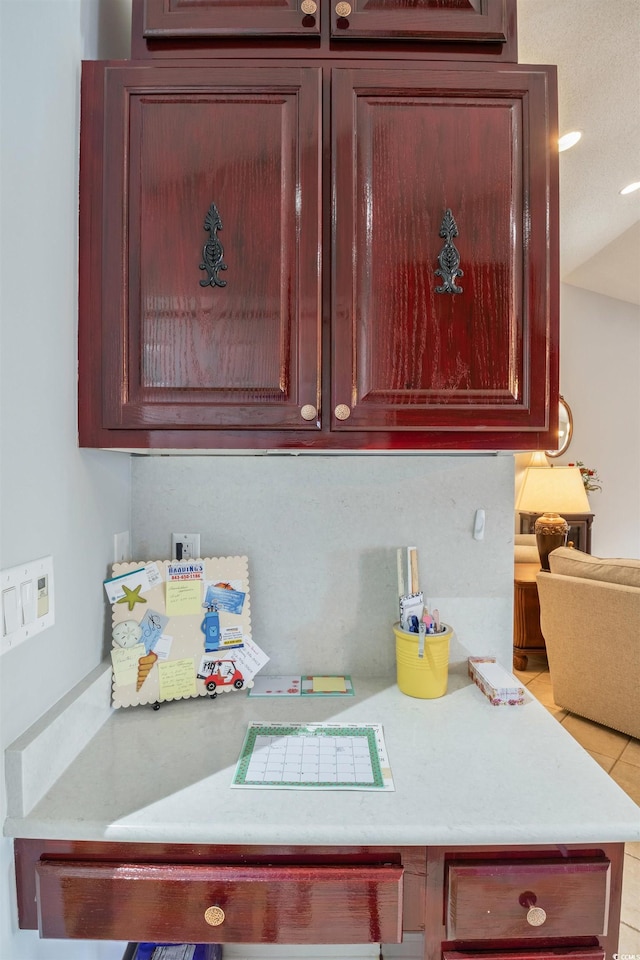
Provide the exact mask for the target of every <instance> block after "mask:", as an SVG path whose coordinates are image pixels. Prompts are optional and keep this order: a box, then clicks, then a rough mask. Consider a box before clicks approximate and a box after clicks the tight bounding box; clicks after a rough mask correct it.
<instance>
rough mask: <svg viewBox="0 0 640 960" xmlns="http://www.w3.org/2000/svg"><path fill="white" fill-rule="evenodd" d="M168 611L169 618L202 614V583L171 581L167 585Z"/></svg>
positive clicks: (195, 581)
mask: <svg viewBox="0 0 640 960" xmlns="http://www.w3.org/2000/svg"><path fill="white" fill-rule="evenodd" d="M166 610H167V616H168V617H184V616H188V615H189V614H193V613H202V614H203V615H204V611H203V609H202V581H201V580H170V581H169V582H168V583H167V596H166Z"/></svg>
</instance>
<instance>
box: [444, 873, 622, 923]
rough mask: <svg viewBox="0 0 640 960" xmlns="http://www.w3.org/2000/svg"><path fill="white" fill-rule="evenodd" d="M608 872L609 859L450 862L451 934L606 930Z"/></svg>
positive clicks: (447, 913)
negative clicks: (531, 861)
mask: <svg viewBox="0 0 640 960" xmlns="http://www.w3.org/2000/svg"><path fill="white" fill-rule="evenodd" d="M609 877H610V864H609V861H608V860H597V861H595V860H580V861H577V860H576V861H568V860H567V861H561V862H554V863H526V864H522V863H513V862H511V863H505V862H500V861H496V862H493V863H470V862H466V863H456V864H449V868H448V885H447V910H446V917H447V938H448V939H450V940H485V939H489V938H495V937H498V938H534V937H579V936H600V935H604V934H606V932H607V917H608V903H609V882H610V880H609Z"/></svg>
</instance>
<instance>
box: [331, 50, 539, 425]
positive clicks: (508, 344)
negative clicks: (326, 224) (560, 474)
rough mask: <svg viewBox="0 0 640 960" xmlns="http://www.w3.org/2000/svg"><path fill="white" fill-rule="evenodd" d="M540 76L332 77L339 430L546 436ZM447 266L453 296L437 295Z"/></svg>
mask: <svg viewBox="0 0 640 960" xmlns="http://www.w3.org/2000/svg"><path fill="white" fill-rule="evenodd" d="M460 67H462V65H460ZM551 70H553V68H551ZM549 80H550V76H549V74H548V73H547V68H536V69H535V70H532V71H529V72H527V71H526V70H524V69H522V68H518V67H515V68H510V69H503V68H501V67H496V68H489V69H485V70H477V69H475V70H474V69H471V68H470V69H460V68H458V69H457V70H456V71H455V72H454V71H450V70H447V69H443V68H442V67H441V66H438V65H436V66H434V67H433V66H432V65H425V67H424V68H423V69H422V70H421V71H419V72H418V71H413V70H406V71H400V70H389V71H384V70H381V71H376V72H373V71H359V72H356V71H348V70H344V71H343V70H335V71H334V72H333V124H334V125H333V151H334V153H333V177H334V192H335V207H334V211H333V214H334V236H333V243H334V249H333V256H334V290H333V345H334V357H333V381H332V386H333V393H332V408H333V409H334V411H335V409H336V408H337V407H338V405H340V404H343V405H344V406H345V407H348V408H349V411H350V412H349V415H348V416H347V417H346V418H345V419H342V420H340V419H338V418H337V417H336V416H335V415H334V420H333V422H332V428H333V429H334V430H376V429H388V430H402V429H411V430H421V429H425V430H426V429H464V428H480V429H481V428H487V429H493V430H501V429H504V430H507V429H514V428H515V429H518V430H522V431H527V430H534V429H546V428H547V425H548V423H549V417H550V414H551V412H552V411H551V410H550V405H549V397H548V395H547V392H548V384H549V383H554V381H555V375H554V370H555V364H556V363H557V357H556V358H554V357H553V355H552V354H551V351H550V349H549V345H550V343H554V342H556V339H557V276H555V268H554V267H553V264H554V259H555V258H554V252H555V249H554V245H555V239H554V233H555V231H554V229H553V225H554V223H555V222H556V220H557V199H556V196H555V192H554V191H553V190H552V189H551V188H550V183H553V182H554V178H553V177H552V176H551V175H550V167H549V165H550V161H549V157H548V144H549V142H550V140H551V134H552V130H553V129H554V122H553V117H554V116H555V114H554V110H553V105H552V104H550V103H549V98H550V84H549ZM351 198H352V202H351ZM447 211H450V213H451V215H452V216H453V220H454V225H453V227H452V226H451V223H449V232H448V233H447V230H446V220H445V218H446V216H447ZM457 257H459V267H458V269H459V270H460V271H462V272H461V273H457V272H456V271H454V273H453V275H452V278H451V282H450V284H449V287H450V288H457V289H458V290H459V291H461V292H438V288H439V287H440V288H442V287H446V286H447V284H446V283H445V279H446V277H445V276H443V272H442V270H443V262H444V265H446V264H447V263H450V264H453V265H456V263H457V260H456V258H457ZM440 261H443V262H440ZM438 271H441V272H438ZM444 274H446V270H444ZM551 402H552V403H555V397H554V398H553V399H552V401H551ZM343 409H344V408H343ZM343 415H344V414H343Z"/></svg>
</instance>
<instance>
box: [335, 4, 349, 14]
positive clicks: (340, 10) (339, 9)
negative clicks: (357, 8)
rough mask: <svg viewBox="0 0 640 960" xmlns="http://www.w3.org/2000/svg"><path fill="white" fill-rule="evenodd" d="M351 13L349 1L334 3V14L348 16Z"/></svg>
mask: <svg viewBox="0 0 640 960" xmlns="http://www.w3.org/2000/svg"><path fill="white" fill-rule="evenodd" d="M350 13H351V4H350V3H336V15H337V16H339V17H348V16H349V15H350Z"/></svg>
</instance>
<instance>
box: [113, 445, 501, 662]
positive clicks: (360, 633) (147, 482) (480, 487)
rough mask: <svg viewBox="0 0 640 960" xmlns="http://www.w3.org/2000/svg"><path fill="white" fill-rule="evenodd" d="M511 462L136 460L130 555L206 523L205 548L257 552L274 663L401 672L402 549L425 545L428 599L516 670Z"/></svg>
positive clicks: (260, 597) (256, 613)
mask: <svg viewBox="0 0 640 960" xmlns="http://www.w3.org/2000/svg"><path fill="white" fill-rule="evenodd" d="M513 471H514V466H513V457H512V456H348V457H337V456H333V457H332V456H279V455H276V456H271V455H269V456H251V455H243V456H202V457H200V456H172V457H158V456H150V457H135V458H134V459H133V462H132V487H133V502H132V518H133V520H132V551H133V552H132V559H134V560H152V559H153V560H155V559H160V560H162V559H167V558H169V555H170V550H171V533H172V532H182V533H200V535H201V553H202V555H203V556H205V557H207V556H230V555H235V554H246V555H247V556H248V557H249V576H250V591H251V614H252V634H253V638H254V640H255V641H256V643H258V644H259V645H260V646H261V647H262V648H263V649H264V650H265V652H266V653H267V654H268V655H269V656H270V658H271V660H270V662H269V664H268V665H267V667H266V668H265V672H267V673H272V674H280V673H294V674H296V673H307V672H315V673H341V672H345V673H353V674H356V675H357V674H361V675H369V676H387V675H388V676H389V677H390V678H394V676H395V673H394V671H395V666H394V640H393V631H392V624H393V622H394V620H396V619H397V605H398V601H397V574H396V548H397V547H398V546H402V545H413V546H417V547H418V551H419V558H420V581H421V588H422V589H423V590H424V592H425V594H426V597H427V600H428V602H429V605H430V606H431V607H433V606H435V607H437V608H438V609H439V611H440V615H441V618H442V619H443V620H444V621H445V622H446V623H449V624H451V626H453V627H454V629H455V631H456V638H457V641H458V642H459V643H460V644H462V645H463V646H464V647H466V649H467V650H468V651H469V652H470V653H489V654H492V655H494V656H496V657H497V658H498V659H499V660H500V662H501V663H502V664H503V665H504V666H505V667H507V669H509V670H510V669H511V649H512V609H513V607H512V596H513V489H514V479H513ZM480 507H481V508H483V509H484V510H485V511H486V532H485V537H484V540H482V541H476V540H474V539H473V536H472V529H473V521H474V515H475V511H476V509H478V508H480ZM463 652H464V651H463Z"/></svg>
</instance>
